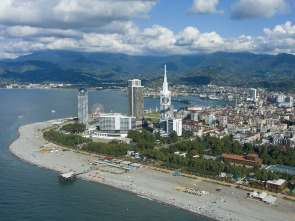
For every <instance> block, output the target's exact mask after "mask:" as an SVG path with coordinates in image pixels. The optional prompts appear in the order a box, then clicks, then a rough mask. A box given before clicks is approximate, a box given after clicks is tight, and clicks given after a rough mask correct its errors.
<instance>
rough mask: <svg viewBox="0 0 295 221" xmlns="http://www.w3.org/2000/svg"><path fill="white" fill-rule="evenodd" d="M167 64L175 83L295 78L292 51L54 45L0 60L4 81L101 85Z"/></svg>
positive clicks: (157, 75)
mask: <svg viewBox="0 0 295 221" xmlns="http://www.w3.org/2000/svg"><path fill="white" fill-rule="evenodd" d="M164 64H166V65H167V71H168V78H169V81H170V82H171V83H185V84H192V85H203V84H208V83H213V84H218V85H232V86H254V85H255V86H264V87H272V88H274V87H281V86H282V85H284V86H287V87H288V85H290V87H291V85H294V82H293V81H294V79H295V56H294V55H291V54H278V55H276V56H274V55H257V54H251V53H224V52H218V53H214V54H210V55H189V56H184V55H175V56H169V57H156V56H131V55H124V54H111V53H82V52H70V51H54V50H52V51H42V52H36V53H33V54H30V55H25V56H21V57H18V58H16V59H11V60H1V61H0V78H1V79H2V81H3V80H6V81H7V80H10V81H17V82H31V83H42V82H64V83H82V84H90V85H96V84H100V83H102V82H113V83H116V84H120V82H125V84H126V81H125V80H127V79H130V78H135V77H136V78H140V79H142V80H143V82H145V80H148V81H147V82H153V83H157V82H160V80H161V78H162V76H163V67H164ZM122 80H123V81H122ZM151 80H152V81H151ZM122 84H123V83H122Z"/></svg>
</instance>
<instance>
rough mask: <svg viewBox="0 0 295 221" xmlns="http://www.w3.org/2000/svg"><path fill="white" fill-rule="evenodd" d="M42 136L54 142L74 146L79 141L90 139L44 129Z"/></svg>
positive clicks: (83, 141) (86, 141) (79, 142)
mask: <svg viewBox="0 0 295 221" xmlns="http://www.w3.org/2000/svg"><path fill="white" fill-rule="evenodd" d="M43 136H44V138H45V139H47V140H50V141H53V142H55V143H58V144H61V145H63V146H67V147H76V146H77V145H78V144H81V143H89V142H91V141H92V140H91V139H89V138H84V137H81V136H77V135H72V134H63V133H60V132H56V131H54V130H49V131H45V132H44V134H43Z"/></svg>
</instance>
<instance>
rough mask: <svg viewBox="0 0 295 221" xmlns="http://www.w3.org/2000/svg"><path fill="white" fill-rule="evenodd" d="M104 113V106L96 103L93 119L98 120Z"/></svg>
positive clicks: (93, 106) (93, 107)
mask: <svg viewBox="0 0 295 221" xmlns="http://www.w3.org/2000/svg"><path fill="white" fill-rule="evenodd" d="M102 113H104V107H103V106H102V104H99V103H96V104H93V105H92V107H91V114H92V116H93V117H96V118H98V117H99V116H100V114H102Z"/></svg>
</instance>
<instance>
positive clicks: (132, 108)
mask: <svg viewBox="0 0 295 221" xmlns="http://www.w3.org/2000/svg"><path fill="white" fill-rule="evenodd" d="M127 89H128V112H129V116H131V117H136V120H142V119H143V114H144V87H143V86H141V80H138V79H133V80H129V81H128V88H127Z"/></svg>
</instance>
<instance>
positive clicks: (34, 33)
mask: <svg viewBox="0 0 295 221" xmlns="http://www.w3.org/2000/svg"><path fill="white" fill-rule="evenodd" d="M294 10H295V0H1V4H0V59H4V58H16V57H18V56H20V55H25V54H30V53H33V52H37V51H42V50H69V51H81V52H110V53H123V54H129V55H155V56H170V55H192V54H209V53H214V52H220V51H222V52H251V53H256V54H274V55H276V54H278V53H290V54H295V16H294Z"/></svg>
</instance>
